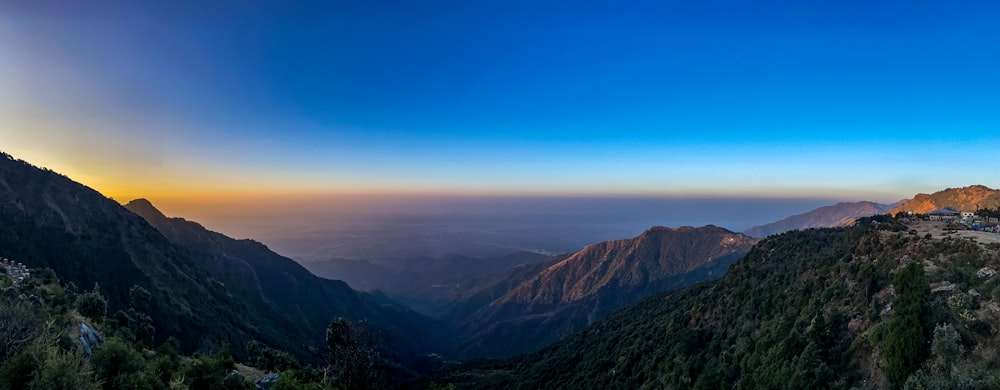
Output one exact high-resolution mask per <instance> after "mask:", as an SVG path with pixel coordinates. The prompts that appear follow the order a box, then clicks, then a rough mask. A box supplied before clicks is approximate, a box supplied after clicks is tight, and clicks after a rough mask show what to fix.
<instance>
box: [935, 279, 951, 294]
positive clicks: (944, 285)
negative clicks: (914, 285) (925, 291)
mask: <svg viewBox="0 0 1000 390" xmlns="http://www.w3.org/2000/svg"><path fill="white" fill-rule="evenodd" d="M950 291H955V283H952V282H947V281H945V282H937V283H933V284H931V292H932V293H939V292H950Z"/></svg>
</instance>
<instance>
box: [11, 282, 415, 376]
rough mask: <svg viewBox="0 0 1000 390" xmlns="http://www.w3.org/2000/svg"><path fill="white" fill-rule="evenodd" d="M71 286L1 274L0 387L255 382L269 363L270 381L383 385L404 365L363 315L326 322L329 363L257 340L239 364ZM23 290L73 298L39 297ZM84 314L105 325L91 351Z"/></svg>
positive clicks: (139, 297) (140, 296)
mask: <svg viewBox="0 0 1000 390" xmlns="http://www.w3.org/2000/svg"><path fill="white" fill-rule="evenodd" d="M67 287H71V286H70V285H69V284H67V283H64V282H62V281H60V280H58V279H57V278H51V279H48V280H47V281H46V282H44V283H43V282H42V281H40V280H34V279H32V280H30V282H29V283H24V284H22V285H19V286H11V285H10V282H9V280H8V278H6V277H2V278H0V291H3V293H2V294H0V390H6V389H82V390H87V389H95V390H96V389H104V390H117V389H178V388H190V389H255V388H256V387H255V385H254V383H253V382H254V381H255V380H260V379H261V378H262V377H263V374H264V373H265V372H270V373H275V374H277V379H276V380H274V381H273V384H272V387H271V388H272V389H381V388H389V387H391V386H393V385H394V384H397V383H399V381H401V380H403V379H405V378H406V375H407V373H406V372H405V371H403V370H402V369H400V368H399V367H396V366H394V365H393V364H392V363H390V362H388V361H387V360H385V359H384V358H383V357H382V356H383V354H382V352H381V350H382V348H383V345H382V344H380V342H379V339H378V337H377V335H378V334H379V330H378V329H376V328H373V327H371V326H369V325H367V324H365V323H363V322H353V321H349V320H345V319H343V318H340V319H337V320H335V321H332V322H331V323H330V325H329V329H328V331H327V344H328V353H327V356H328V359H327V362H326V363H325V364H322V365H319V366H315V365H308V364H302V363H300V362H299V361H298V360H296V359H295V358H294V357H292V355H291V354H289V353H288V352H285V351H281V350H278V349H274V348H272V347H268V346H266V345H265V344H262V343H260V342H257V341H252V342H250V343H249V345H248V346H247V350H248V351H250V357H249V359H248V360H247V361H246V363H247V365H242V364H237V360H236V358H234V356H233V355H232V354H231V353H230V349H229V347H228V346H227V345H223V346H221V347H219V348H217V349H215V350H214V351H207V352H203V353H198V354H196V355H193V356H184V355H181V354H180V353H179V349H178V345H179V342H178V341H177V340H176V339H174V338H168V339H166V340H165V341H164V342H163V343H162V344H160V345H158V346H156V347H155V348H153V347H152V346H151V345H150V339H149V338H147V337H139V336H136V332H135V329H134V328H135V327H134V324H130V323H129V322H128V321H121V320H119V319H115V318H106V317H105V316H104V315H103V311H101V310H93V309H94V308H99V307H101V305H99V304H95V302H104V300H105V298H104V297H103V296H102V295H101V294H100V292H99V288H95V289H94V290H91V291H89V292H86V293H83V294H78V296H77V299H72V298H73V297H72V295H74V293H73V289H72V288H67ZM131 290H132V293H133V294H132V295H133V296H132V302H133V306H132V307H130V308H129V309H128V310H129V311H130V312H132V313H133V314H136V313H137V314H141V313H140V312H138V307H140V306H141V305H142V304H143V303H144V302H146V299H148V292H146V291H144V289H143V288H141V287H137V288H133V289H131ZM27 296H36V297H40V299H41V300H43V301H46V302H73V303H72V304H69V305H51V304H41V305H39V304H37V303H36V301H35V300H32V299H26V298H25V297H27ZM85 311H86V312H88V313H90V314H92V315H93V316H88V315H84V312H85ZM81 323H85V324H88V325H92V326H93V327H95V328H97V329H99V330H100V332H101V333H103V334H104V340H103V342H100V343H99V345H97V346H96V347H94V349H93V354H92V355H91V356H90V357H89V358H87V357H85V356H84V354H83V353H82V352H83V351H82V349H83V348H82V346H81V344H80V343H79V342H78V341H77V339H78V338H79V337H80V336H79V334H80V333H79V330H78V329H79V328H80V324H81ZM147 325H148V324H147ZM393 370H395V371H393Z"/></svg>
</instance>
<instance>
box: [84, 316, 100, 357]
mask: <svg viewBox="0 0 1000 390" xmlns="http://www.w3.org/2000/svg"><path fill="white" fill-rule="evenodd" d="M103 342H104V337H101V333H100V332H98V331H97V329H94V328H93V327H91V326H90V325H88V324H87V323H86V322H81V323H80V347H82V348H83V357H84V358H88V359H89V358H90V355H92V354H93V353H94V348H96V347H97V346H98V345H101V343H103Z"/></svg>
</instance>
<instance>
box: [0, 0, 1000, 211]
mask: <svg viewBox="0 0 1000 390" xmlns="http://www.w3.org/2000/svg"><path fill="white" fill-rule="evenodd" d="M624 3H625V2H613V1H607V2H605V1H576V2H564V1H559V2H547V1H471V0H464V1H436V0H431V1H324V2H279V1H237V2H195V1H170V2H135V1H122V2H99V1H97V2H63V1H31V2H13V1H0V150H3V151H5V152H7V153H10V154H12V155H14V157H17V158H21V159H25V160H27V161H29V162H32V163H34V164H36V165H39V166H44V167H48V168H51V169H53V170H56V171H58V172H61V173H64V174H66V175H68V176H70V177H71V178H73V179H75V180H78V181H80V182H83V183H84V184H87V185H90V186H92V187H94V188H96V189H98V190H99V191H101V192H103V193H104V194H106V195H109V196H112V197H114V198H115V199H117V200H121V201H127V200H129V199H132V198H137V197H146V198H150V199H153V200H154V201H155V200H159V201H160V202H161V203H162V202H166V203H168V204H172V205H174V207H175V208H177V209H178V210H181V209H183V207H188V208H190V209H191V210H193V209H194V208H196V207H202V208H203V209H204V208H211V207H214V206H212V205H218V204H219V203H220V202H222V203H226V204H233V203H232V202H233V201H234V200H236V199H240V200H241V202H243V203H239V204H241V205H245V207H247V208H252V207H254V204H255V203H254V202H255V200H256V201H257V202H258V204H259V203H260V202H264V201H261V199H266V200H267V201H268V202H275V203H279V201H278V200H282V199H284V200H288V199H304V198H316V197H324V196H342V197H354V199H362V200H363V199H367V198H368V197H406V196H411V195H419V196H431V197H433V196H615V197H683V198H697V197H717V198H738V197H750V198H781V197H788V198H823V199H843V200H876V201H894V200H898V199H900V198H903V197H909V196H912V195H913V194H914V193H917V192H933V191H936V190H940V189H943V188H946V187H960V186H966V185H971V184H985V185H987V186H990V187H997V186H998V174H997V172H998V170H997V168H996V167H997V166H1000V153H997V152H996V150H997V146H998V145H1000V132H998V129H1000V93H997V91H1000V72H998V71H997V69H1000V29H998V28H996V20H997V18H998V16H1000V3H997V2H993V1H982V2H961V1H919V0H918V1H788V2H774V1H758V2H745V1H739V2H736V1H733V2H720V1H698V2H693V1H651V2H645V1H636V2H627V4H624ZM285 203H287V202H285ZM181 211H183V210H181ZM203 211H204V210H203Z"/></svg>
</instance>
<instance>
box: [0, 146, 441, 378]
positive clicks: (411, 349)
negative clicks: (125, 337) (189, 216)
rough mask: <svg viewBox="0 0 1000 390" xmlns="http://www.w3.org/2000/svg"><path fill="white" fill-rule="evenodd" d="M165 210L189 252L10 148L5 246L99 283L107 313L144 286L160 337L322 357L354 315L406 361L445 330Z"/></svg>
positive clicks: (2, 222) (21, 257)
mask: <svg viewBox="0 0 1000 390" xmlns="http://www.w3.org/2000/svg"><path fill="white" fill-rule="evenodd" d="M133 206H135V207H134V208H136V209H138V208H139V206H148V207H146V209H145V210H141V211H144V212H146V213H147V214H148V213H151V212H153V211H154V210H155V209H153V208H152V207H151V205H148V204H147V205H142V204H141V203H136V204H133ZM155 214H158V212H156V213H155ZM154 217H156V216H155V215H154ZM159 217H162V214H160V215H159ZM159 217H157V218H159ZM157 218H151V219H153V220H155V221H156V222H157V223H158V224H161V227H163V228H164V231H166V232H168V233H169V234H170V235H171V236H174V238H177V239H178V242H184V243H186V244H189V245H190V249H189V248H186V247H183V246H180V245H177V244H175V243H174V242H172V241H171V240H170V239H168V238H167V237H165V236H164V234H161V231H159V230H157V229H156V228H154V227H153V226H151V224H150V223H148V222H147V221H146V220H144V219H143V218H142V217H140V216H138V215H136V214H135V213H133V212H131V211H129V210H127V209H125V208H124V207H122V206H121V205H120V204H118V202H116V201H114V200H112V199H109V198H107V197H104V196H103V195H101V194H100V193H98V192H97V191H94V190H93V189H90V188H88V187H86V186H83V185H81V184H79V183H76V182H73V181H72V180H70V179H69V178H67V177H65V176H62V175H59V174H57V173H55V172H52V171H49V170H44V169H39V168H37V167H34V166H32V165H30V164H28V163H27V162H24V161H20V160H15V159H13V158H12V157H10V156H9V155H6V154H3V155H2V157H0V255H2V256H3V257H7V258H11V259H16V260H17V261H20V262H23V263H25V264H26V265H27V266H29V267H31V268H43V267H49V268H51V269H52V270H54V271H55V272H56V274H57V275H58V276H59V277H60V278H62V279H63V280H65V281H67V282H71V283H73V284H74V285H75V286H78V289H79V290H90V289H91V288H92V287H93V286H94V285H95V283H97V284H99V285H100V292H101V293H102V294H103V295H104V296H105V297H106V298H107V300H108V303H109V308H108V312H107V315H108V317H116V313H117V312H118V311H120V310H121V311H126V310H128V308H129V306H130V304H129V300H130V294H129V291H130V289H131V288H132V287H133V286H136V285H137V286H140V287H143V288H144V289H146V290H148V291H149V292H150V295H151V296H150V304H148V305H144V307H140V308H137V309H139V310H141V311H143V312H145V314H147V315H149V316H150V317H151V319H152V324H153V326H154V327H155V338H156V340H155V342H157V343H159V342H162V341H164V339H166V338H167V337H170V336H173V337H176V338H177V339H178V340H179V341H180V343H181V348H182V350H183V351H184V352H192V351H195V350H212V349H216V348H218V347H219V346H221V345H222V344H223V343H226V344H228V345H229V346H230V348H231V351H232V352H233V354H234V355H236V356H238V357H241V356H243V355H244V353H245V350H244V348H245V346H246V345H247V343H248V342H249V341H251V340H258V341H261V342H264V343H266V344H269V345H272V346H276V347H280V348H283V349H286V350H288V351H289V352H292V353H294V354H296V355H297V356H299V357H304V358H312V359H313V361H315V359H316V358H318V356H320V355H325V352H324V351H325V342H324V338H325V337H324V336H325V334H324V330H325V326H326V323H327V322H328V321H329V320H332V319H333V318H332V316H344V317H346V318H348V319H352V320H365V319H367V320H369V323H371V324H372V325H375V326H378V327H382V328H385V329H386V333H387V335H386V336H387V337H388V338H389V339H390V340H388V341H389V343H392V344H393V345H392V347H393V348H392V349H391V351H390V352H393V353H394V355H393V356H392V357H399V358H405V357H407V355H415V354H418V353H426V352H430V351H428V348H429V347H428V345H429V344H432V343H433V341H434V337H432V336H431V335H429V334H428V333H431V334H435V335H436V334H445V333H446V332H445V331H444V328H441V327H438V326H437V325H435V323H434V322H433V321H430V320H428V319H427V318H425V317H423V316H419V315H417V314H416V313H414V312H412V311H410V310H407V309H405V308H402V307H401V306H399V305H397V304H394V303H392V302H391V301H389V300H388V299H386V298H385V297H382V296H378V295H374V294H359V293H357V292H355V291H353V290H350V288H348V287H347V286H346V284H344V283H342V282H334V281H328V280H322V279H319V278H316V277H314V276H312V275H311V274H309V273H308V272H307V271H305V270H304V269H302V268H301V267H298V266H297V265H295V264H294V263H293V262H291V261H290V260H288V259H284V258H281V257H280V256H277V255H275V254H273V252H270V251H267V250H266V248H265V247H264V246H263V245H261V244H259V243H255V242H252V241H249V240H246V241H236V240H231V239H228V238H226V237H225V236H222V235H220V234H217V233H212V232H208V231H206V230H204V229H201V228H200V226H197V224H193V223H190V222H186V221H183V223H180V222H178V223H177V224H176V226H167V225H169V224H162V223H163V222H164V220H166V218H165V217H163V218H160V219H157ZM171 227H174V228H175V229H171ZM196 227H197V228H196ZM404 330H405V332H406V333H405V334H406V337H404V336H402V335H401V334H403V332H404ZM410 336H413V337H410ZM404 363H405V361H404Z"/></svg>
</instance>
